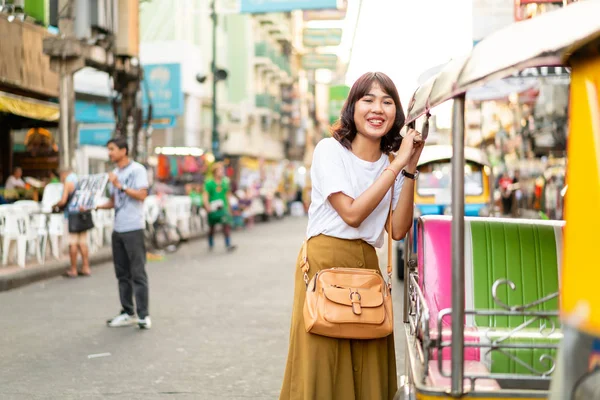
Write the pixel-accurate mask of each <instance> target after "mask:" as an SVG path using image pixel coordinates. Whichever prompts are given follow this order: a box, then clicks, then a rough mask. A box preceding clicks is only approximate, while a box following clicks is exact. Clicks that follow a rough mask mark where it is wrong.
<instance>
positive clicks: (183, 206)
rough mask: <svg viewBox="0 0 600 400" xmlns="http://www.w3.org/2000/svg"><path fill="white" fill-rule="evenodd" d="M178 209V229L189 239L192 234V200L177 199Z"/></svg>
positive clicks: (184, 197)
mask: <svg viewBox="0 0 600 400" xmlns="http://www.w3.org/2000/svg"><path fill="white" fill-rule="evenodd" d="M175 204H176V208H177V225H176V226H177V228H179V231H180V233H181V236H182V237H183V238H189V237H190V233H191V219H192V199H191V198H190V197H189V196H177V197H175Z"/></svg>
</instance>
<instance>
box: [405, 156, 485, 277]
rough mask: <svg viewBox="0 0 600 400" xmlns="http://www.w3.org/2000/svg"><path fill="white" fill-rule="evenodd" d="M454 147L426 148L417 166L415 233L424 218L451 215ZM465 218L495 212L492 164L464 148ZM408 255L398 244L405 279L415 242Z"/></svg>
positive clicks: (414, 241)
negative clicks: (408, 258)
mask: <svg viewBox="0 0 600 400" xmlns="http://www.w3.org/2000/svg"><path fill="white" fill-rule="evenodd" d="M451 158H452V146H449V145H427V146H425V147H424V148H423V152H422V153H421V158H420V159H419V163H418V164H417V170H418V171H419V180H418V181H417V183H416V185H415V194H414V202H415V209H414V214H413V218H414V225H413V226H414V230H413V232H415V233H416V227H417V220H418V218H419V217H421V216H422V215H450V189H451V182H452V177H451V174H450V170H451V163H450V160H451ZM464 172H465V215H466V216H473V217H477V216H489V215H490V213H491V210H492V208H493V187H494V184H493V178H492V169H491V165H490V162H489V161H488V158H487V155H486V154H485V152H484V151H482V150H480V149H477V148H474V147H465V168H464ZM414 239H415V238H414V237H413V240H412V243H413V247H412V248H411V249H410V250H409V251H408V252H407V251H406V249H405V242H404V240H400V241H398V242H397V243H396V272H397V275H398V279H400V280H402V279H404V256H405V255H407V254H410V253H412V254H415V253H416V251H417V249H416V243H417V242H416V240H414Z"/></svg>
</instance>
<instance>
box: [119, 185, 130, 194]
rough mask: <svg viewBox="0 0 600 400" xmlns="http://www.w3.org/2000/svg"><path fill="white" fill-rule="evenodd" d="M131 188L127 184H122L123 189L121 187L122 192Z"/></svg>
mask: <svg viewBox="0 0 600 400" xmlns="http://www.w3.org/2000/svg"><path fill="white" fill-rule="evenodd" d="M127 189H129V186H127V185H121V189H119V190H120V191H121V192H122V193H125V191H126V190H127Z"/></svg>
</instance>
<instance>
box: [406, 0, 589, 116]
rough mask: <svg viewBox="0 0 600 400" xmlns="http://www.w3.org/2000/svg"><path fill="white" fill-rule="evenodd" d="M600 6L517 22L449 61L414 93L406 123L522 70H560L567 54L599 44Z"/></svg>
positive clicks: (573, 8)
mask: <svg viewBox="0 0 600 400" xmlns="http://www.w3.org/2000/svg"><path fill="white" fill-rule="evenodd" d="M598 16H600V1H593V0H592V1H589V0H588V1H583V2H578V3H574V4H571V5H569V6H567V7H564V8H563V9H561V10H557V11H552V12H549V13H547V14H544V15H541V16H539V17H536V18H533V19H530V20H527V21H522V22H517V23H515V24H512V25H510V26H507V27H506V28H503V29H501V30H499V31H497V32H495V33H493V34H491V35H489V36H488V37H486V38H485V39H483V40H482V41H481V42H479V43H478V44H477V45H476V46H475V47H474V48H473V50H472V51H471V53H470V54H469V55H468V56H465V57H461V58H457V59H454V60H452V61H450V62H449V63H448V64H446V65H445V66H444V67H443V68H442V70H441V71H440V72H439V73H438V74H437V75H436V76H434V77H432V78H430V79H429V80H428V81H426V82H425V83H424V84H423V85H421V86H420V87H419V88H418V89H417V91H416V92H415V93H414V95H413V98H412V99H411V102H410V105H409V107H408V113H407V114H408V115H407V119H406V122H407V123H409V122H412V121H414V120H416V119H417V118H418V117H420V116H421V115H423V114H425V113H426V112H427V111H429V110H430V109H432V108H433V107H435V106H437V105H439V104H441V103H443V102H445V101H447V100H449V99H451V98H453V97H456V96H458V95H460V94H462V93H465V92H466V91H467V90H469V89H470V88H473V87H476V86H481V85H483V84H485V83H486V82H489V81H492V80H496V79H502V78H505V77H507V76H510V75H512V74H515V73H516V72H519V71H521V70H523V69H525V68H531V67H541V66H560V65H565V64H566V63H567V61H568V58H569V57H570V55H571V54H573V52H574V51H575V50H577V49H579V48H581V47H583V46H584V45H586V44H588V43H589V42H592V41H594V40H598V39H600V22H599V17H598Z"/></svg>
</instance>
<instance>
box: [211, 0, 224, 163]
mask: <svg viewBox="0 0 600 400" xmlns="http://www.w3.org/2000/svg"><path fill="white" fill-rule="evenodd" d="M210 7H211V17H212V23H213V26H212V28H213V32H212V33H213V34H212V65H211V69H212V92H213V93H212V152H213V155H214V156H215V159H217V160H219V159H220V158H221V152H220V148H219V147H220V143H219V127H218V124H219V117H218V116H217V22H218V21H217V10H216V8H215V0H213V1H212V2H211V5H210Z"/></svg>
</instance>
